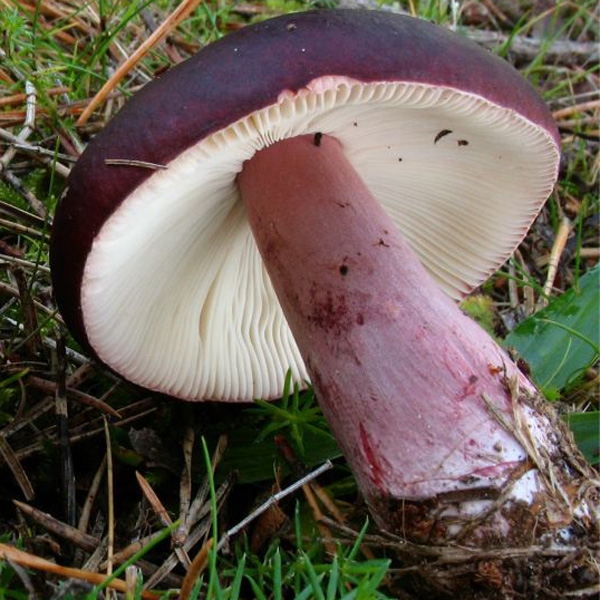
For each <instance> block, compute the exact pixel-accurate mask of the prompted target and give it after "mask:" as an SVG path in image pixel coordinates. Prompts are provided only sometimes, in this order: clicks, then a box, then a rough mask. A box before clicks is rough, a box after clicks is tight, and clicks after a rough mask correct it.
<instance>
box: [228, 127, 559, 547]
mask: <svg viewBox="0 0 600 600" xmlns="http://www.w3.org/2000/svg"><path fill="white" fill-rule="evenodd" d="M399 168H400V167H399ZM238 184H239V188H240V191H241V195H242V198H243V201H244V203H245V206H246V208H247V212H248V218H249V221H250V224H251V227H252V230H253V233H254V236H255V238H256V242H257V244H258V247H259V249H260V252H261V254H262V256H263V259H264V262H265V265H266V268H267V271H268V273H269V276H270V278H271V282H272V284H273V286H274V289H275V291H276V293H277V295H278V297H279V300H280V302H281V305H282V307H283V310H284V313H285V315H286V318H287V320H288V322H289V325H290V328H291V330H292V333H293V334H294V337H295V339H296V341H297V343H298V346H299V348H300V352H301V353H302V356H303V358H304V360H305V363H306V367H307V370H308V372H309V374H310V376H311V379H312V383H313V385H314V388H315V391H316V395H317V398H318V401H319V403H320V405H321V406H322V409H323V412H324V414H325V416H326V418H327V420H328V422H329V423H330V426H331V428H332V430H333V433H334V435H335V436H336V438H337V440H338V443H339V444H340V447H341V449H342V451H343V452H344V454H345V456H346V458H347V460H348V462H349V464H350V466H351V467H352V469H353V471H354V474H355V476H356V478H357V481H358V483H359V486H360V488H361V489H362V492H363V494H364V496H365V498H366V499H367V501H368V502H369V504H370V505H371V508H372V510H373V512H374V514H375V517H376V518H377V519H378V520H379V523H380V525H382V526H384V527H386V528H388V529H391V530H396V532H399V531H398V530H399V529H402V533H403V534H406V533H407V532H406V530H405V527H406V522H405V517H406V510H407V506H408V504H407V501H408V503H416V504H415V506H417V507H418V508H416V509H415V510H416V511H417V512H418V513H419V518H418V519H416V521H414V520H413V526H412V527H413V529H414V531H413V534H414V535H409V536H408V537H409V538H410V537H412V538H413V539H420V538H422V536H421V535H420V533H423V535H425V533H427V536H429V535H430V533H431V532H430V529H431V523H432V519H431V515H432V510H433V511H438V514H439V510H440V502H441V500H440V499H441V498H453V505H452V506H453V509H452V511H454V512H460V513H462V512H465V511H466V512H469V513H470V514H472V512H473V509H474V507H475V506H479V508H480V509H481V506H482V502H483V503H484V504H485V502H488V504H489V499H490V498H491V497H497V496H498V495H500V490H501V489H502V488H503V486H504V487H505V488H506V486H509V487H510V488H511V495H512V496H513V497H518V498H526V499H527V501H528V502H529V501H531V502H533V499H534V497H535V495H536V494H537V493H538V491H539V489H540V487H541V483H540V478H539V477H538V476H537V475H535V474H532V467H533V465H532V460H533V459H532V457H531V452H530V448H529V444H530V443H531V445H533V446H537V445H542V446H543V445H546V446H547V445H551V443H550V442H548V436H549V433H550V431H551V430H552V428H553V427H554V424H550V421H551V420H552V419H551V418H550V417H547V416H546V415H543V414H541V413H539V412H538V410H537V408H532V406H530V405H529V404H528V403H527V402H524V401H523V398H534V397H535V395H536V392H535V388H534V387H533V386H532V384H530V383H529V382H528V381H527V380H526V378H525V377H524V376H523V375H522V374H521V373H520V371H519V370H518V369H517V367H516V366H515V365H514V364H513V363H512V362H511V361H510V359H509V357H508V356H507V355H506V354H505V353H504V352H503V351H502V350H501V349H500V348H499V347H498V345H497V344H496V343H495V342H494V341H493V340H492V339H491V338H490V337H489V336H488V335H487V333H485V332H484V331H483V330H482V329H481V328H480V327H479V326H478V325H477V324H476V323H474V322H473V321H472V320H471V319H470V318H468V317H466V316H465V315H464V314H463V313H462V312H461V310H460V309H459V308H458V306H457V305H456V304H455V303H454V302H453V301H452V300H450V299H449V298H447V297H446V295H445V294H444V293H443V292H442V291H441V289H440V288H439V287H438V285H437V284H436V283H435V281H434V280H433V279H432V277H431V276H430V275H429V274H428V273H427V272H426V270H425V269H424V267H423V266H422V264H421V262H420V261H419V259H418V257H417V255H416V253H415V252H414V251H413V250H412V249H411V247H410V246H409V244H408V243H407V242H406V241H405V240H404V238H403V236H402V235H401V234H400V232H399V231H398V230H397V229H396V227H395V226H394V224H393V223H392V221H391V219H390V218H389V217H388V215H387V214H386V213H385V212H384V210H383V209H382V208H381V207H380V205H379V203H378V202H377V200H376V199H375V198H374V197H373V195H372V194H371V193H370V192H369V191H368V189H367V187H366V186H365V184H364V183H363V181H362V180H361V178H360V176H359V175H358V174H357V173H356V171H355V170H354V168H353V167H352V166H351V165H350V163H349V162H348V160H347V159H346V158H345V156H344V153H343V149H342V146H341V144H340V143H339V142H338V141H337V140H335V139H333V138H330V137H328V136H321V135H320V134H317V135H315V136H312V135H305V136H300V137H296V138H292V139H288V140H285V141H281V142H278V143H276V144H274V145H273V146H271V147H269V148H266V149H263V150H261V151H260V152H258V153H257V154H256V155H255V156H254V157H253V158H252V159H251V160H249V161H247V162H246V163H245V164H244V167H243V170H242V172H241V174H240V175H239V177H238ZM522 423H526V425H527V427H525V431H524V432H520V427H521V425H522ZM521 433H522V435H521ZM548 451H549V452H550V453H551V452H552V451H553V450H552V448H550V449H549V450H548ZM534 462H535V461H534ZM504 491H506V490H504ZM457 494H458V495H460V496H461V498H462V500H463V502H462V503H460V504H459V505H457V504H456V501H457V500H456V498H457V496H456V495H457ZM432 499H435V502H434V504H435V507H434V508H432V509H431V510H430V509H429V508H428V509H427V510H423V503H426V504H427V503H429V504H431V502H432ZM477 503H479V504H477ZM457 506H458V508H457ZM422 528H427V530H428V531H427V532H425V531H422V532H421V529H422Z"/></svg>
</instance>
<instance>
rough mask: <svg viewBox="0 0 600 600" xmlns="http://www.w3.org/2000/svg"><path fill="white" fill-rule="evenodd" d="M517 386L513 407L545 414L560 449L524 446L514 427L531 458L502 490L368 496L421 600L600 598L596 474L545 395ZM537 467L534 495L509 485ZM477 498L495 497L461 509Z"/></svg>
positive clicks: (599, 496) (526, 433)
mask: <svg viewBox="0 0 600 600" xmlns="http://www.w3.org/2000/svg"><path fill="white" fill-rule="evenodd" d="M511 393H512V394H514V396H513V400H514V410H515V412H517V411H522V410H523V407H528V408H531V409H533V410H535V411H536V412H538V413H540V414H542V415H543V416H544V417H545V418H546V419H548V421H549V422H550V424H551V426H552V428H553V431H554V432H555V435H556V440H555V441H556V442H557V446H556V447H555V448H554V450H555V453H554V455H552V456H550V455H545V454H544V449H543V448H541V449H538V448H536V447H535V446H532V445H531V444H529V443H527V438H528V437H529V435H530V433H529V431H527V430H526V428H523V430H522V431H519V430H517V428H513V429H512V431H511V433H512V434H513V435H515V436H516V437H517V438H518V439H523V442H524V445H525V447H527V448H528V450H529V452H530V456H529V458H528V460H527V461H526V462H525V463H523V464H522V465H520V466H518V467H517V468H516V469H515V471H514V477H512V478H510V479H509V480H508V481H507V482H506V484H505V485H504V486H503V488H501V489H500V490H493V489H491V488H479V489H478V488H475V489H473V490H470V491H467V492H454V493H452V494H448V495H438V496H437V497H435V498H431V499H429V500H424V501H419V502H415V501H410V500H402V499H397V498H383V497H381V498H379V499H378V500H375V501H373V500H372V502H375V503H376V506H374V507H373V508H374V512H375V513H377V514H381V515H383V516H384V519H386V521H387V523H388V527H389V525H390V524H395V526H393V530H394V531H395V532H396V535H394V536H391V537H392V538H393V539H395V540H397V541H398V544H397V545H396V546H395V550H396V553H397V556H398V557H399V558H400V559H401V561H402V563H403V564H404V567H403V568H402V569H400V573H401V574H403V575H406V576H407V580H408V581H409V582H410V586H411V589H412V590H413V591H414V592H415V593H416V597H418V598H423V597H427V598H431V599H433V600H437V599H439V600H443V599H453V600H506V599H511V600H512V599H517V598H523V599H529V598H537V599H539V600H550V599H555V598H564V597H568V596H571V595H572V596H573V597H577V598H597V597H598V588H597V581H598V564H597V561H596V558H595V556H597V551H598V548H600V537H599V527H598V513H597V510H598V506H600V504H599V502H600V481H599V480H598V474H597V473H596V471H594V469H592V468H591V467H590V466H589V465H588V463H587V462H586V461H585V460H584V459H583V457H582V456H581V453H580V451H579V449H578V448H577V447H576V446H575V443H574V441H573V438H572V434H571V432H570V431H569V430H568V428H567V427H566V426H565V424H564V423H563V422H562V421H561V420H560V419H559V418H558V417H557V415H556V413H555V412H554V410H552V409H549V405H548V403H547V401H546V400H544V399H543V398H542V397H541V396H539V395H536V396H533V397H532V396H531V395H530V394H528V393H523V392H519V391H518V390H511ZM516 421H517V422H519V419H517V420H516ZM531 469H537V471H538V474H539V476H540V477H541V478H542V480H543V481H544V486H543V488H542V491H540V492H539V493H538V495H537V497H535V498H534V499H533V501H531V502H524V501H519V500H515V498H514V497H511V493H510V492H511V487H512V486H513V485H514V483H515V481H517V480H518V479H519V478H520V477H521V476H522V475H523V474H524V473H525V472H526V471H528V470H531ZM474 500H475V501H476V500H482V501H485V502H489V508H488V509H487V510H486V511H485V512H483V513H481V512H478V513H477V514H476V515H475V516H470V515H469V510H468V509H467V510H466V511H463V510H462V509H461V507H463V506H468V505H469V504H470V503H472V502H473V501H474ZM594 511H595V512H594ZM450 530H451V531H452V534H451V535H449V531H450ZM405 584H406V580H403V585H405ZM404 589H405V588H404Z"/></svg>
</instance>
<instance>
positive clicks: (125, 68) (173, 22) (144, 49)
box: [76, 0, 200, 127]
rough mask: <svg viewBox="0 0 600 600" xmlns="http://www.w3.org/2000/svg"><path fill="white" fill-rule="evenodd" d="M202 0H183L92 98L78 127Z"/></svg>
mask: <svg viewBox="0 0 600 600" xmlns="http://www.w3.org/2000/svg"><path fill="white" fill-rule="evenodd" d="M199 4H200V0H183V2H182V3H181V4H180V5H179V6H178V7H177V8H176V9H175V10H174V11H173V12H172V13H171V15H170V16H169V17H167V19H166V20H165V21H163V23H161V25H160V26H159V27H158V28H157V29H156V31H154V32H153V33H152V35H151V36H150V37H149V38H148V39H146V40H145V41H144V42H143V43H142V45H141V46H139V47H138V49H137V50H136V51H135V52H134V53H133V54H132V55H131V56H130V57H129V58H128V59H127V60H126V61H125V62H124V63H123V64H122V65H121V66H120V67H119V68H118V69H117V70H116V71H115V74H114V75H113V76H112V77H111V78H110V79H109V80H108V81H107V82H106V83H105V84H104V85H103V86H102V88H101V89H100V91H99V92H98V93H97V94H96V95H95V96H94V98H92V101H91V102H90V103H89V104H88V106H87V107H86V108H85V110H84V111H83V112H82V113H81V116H80V117H79V119H77V123H76V125H77V127H81V126H82V125H85V124H86V123H87V121H88V119H89V118H90V116H91V115H92V113H93V112H94V110H95V109H96V108H97V107H98V105H99V104H101V103H102V102H103V101H104V100H105V99H106V97H107V96H108V94H109V93H110V92H111V91H112V90H113V89H114V88H115V87H116V86H117V85H118V84H119V83H120V82H121V80H122V79H123V78H124V77H125V76H126V75H127V73H129V72H130V71H131V70H132V69H133V68H134V67H135V66H136V65H137V64H138V63H139V62H140V60H142V58H144V56H146V54H147V53H148V52H149V51H150V49H151V48H153V47H154V46H156V44H158V43H159V42H160V41H162V40H163V39H164V38H165V37H166V36H167V35H168V34H169V32H170V31H171V30H172V29H174V28H175V27H177V25H179V23H181V21H183V20H184V19H185V18H186V17H187V16H188V15H189V14H190V13H191V12H192V11H193V10H194V9H195V8H196V7H197V6H198V5H199Z"/></svg>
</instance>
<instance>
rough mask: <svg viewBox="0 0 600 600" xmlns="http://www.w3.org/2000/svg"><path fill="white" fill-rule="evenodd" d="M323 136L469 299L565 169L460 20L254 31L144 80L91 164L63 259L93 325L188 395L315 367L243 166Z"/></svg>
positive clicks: (80, 329) (226, 396)
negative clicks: (306, 137) (251, 217)
mask: <svg viewBox="0 0 600 600" xmlns="http://www.w3.org/2000/svg"><path fill="white" fill-rule="evenodd" d="M317 132H320V133H323V134H328V135H331V136H333V137H335V138H337V139H338V140H339V141H340V143H341V144H342V147H343V148H344V152H345V154H346V157H347V158H348V160H349V161H350V162H351V163H352V164H353V165H354V167H355V168H356V170H357V171H358V173H359V174H360V175H361V177H362V178H363V180H364V181H365V182H366V184H367V185H368V187H369V188H370V190H371V192H372V193H373V194H374V195H375V197H376V198H378V200H379V201H380V202H381V204H382V205H383V206H384V208H385V209H386V211H387V212H388V214H389V215H390V216H391V217H392V219H393V220H394V222H395V223H396V224H397V226H398V228H399V229H400V230H401V231H402V233H403V234H404V236H405V237H406V239H407V240H408V241H409V243H410V244H411V246H412V248H413V249H414V250H415V252H416V253H417V254H418V255H419V257H420V258H421V260H422V262H423V264H424V265H425V267H426V268H427V269H428V270H429V272H430V273H431V274H432V275H433V277H434V278H435V279H436V280H437V281H438V282H439V284H440V286H441V287H442V289H443V290H444V291H445V292H447V293H448V294H449V295H450V296H451V297H453V298H456V299H458V298H460V297H462V296H463V295H465V294H466V293H468V292H469V291H470V290H472V289H473V288H474V287H475V286H477V285H478V284H479V283H481V282H482V281H483V280H484V279H485V278H486V277H488V276H489V275H490V274H491V273H492V272H493V271H494V270H495V269H497V268H498V267H499V266H500V265H501V264H502V263H503V262H504V261H505V260H506V259H507V258H508V256H509V255H510V254H511V252H512V251H513V250H514V248H515V247H516V246H517V245H518V243H519V242H520V241H521V239H522V237H523V236H524V235H525V232H526V231H527V229H528V228H529V226H530V224H531V222H532V220H533V219H534V218H535V216H536V214H537V213H538V211H539V209H540V207H541V206H542V204H543V203H544V201H545V199H546V198H547V197H548V195H549V193H550V192H551V190H552V187H553V185H554V182H555V179H556V175H557V170H558V163H559V149H558V148H559V139H558V132H557V129H556V126H555V124H554V122H553V120H552V117H551V115H550V113H549V111H548V109H547V108H546V106H545V105H544V104H543V102H542V101H541V99H540V98H539V96H538V94H537V93H536V92H535V91H534V89H533V88H532V87H531V85H530V84H529V83H528V82H527V81H526V80H525V79H523V78H522V77H521V76H520V75H519V73H518V72H517V71H516V70H515V69H514V68H513V67H511V66H510V65H509V64H508V63H506V62H505V61H503V60H501V59H499V58H497V57H495V56H493V55H492V54H490V53H488V52H487V51H484V50H482V49H481V48H479V47H478V46H476V45H475V44H474V43H471V42H470V41H468V40H465V39H463V38H461V37H460V36H458V35H456V34H454V33H451V32H448V31H446V30H444V29H442V28H440V27H438V26H435V25H432V24H431V23H429V22H426V21H421V20H417V19H414V18H411V17H405V16H400V15H396V14H391V13H387V12H386V13H384V12H377V11H355V10H332V11H315V12H305V13H298V14H292V15H286V16H283V17H278V18H275V19H271V20H268V21H264V22H261V23H258V24H256V25H252V26H248V27H246V28H244V29H242V30H240V31H238V32H236V33H234V34H231V35H229V36H227V37H225V38H223V39H221V40H220V41H218V42H216V43H214V44H212V45H210V46H207V47H206V48H204V49H203V50H202V51H200V52H199V53H198V54H197V55H196V56H194V57H193V58H191V59H189V60H187V61H185V62H183V63H181V64H180V65H178V66H176V67H174V68H172V69H171V70H169V71H167V72H166V73H164V74H163V75H162V76H161V77H159V78H158V79H156V80H155V81H153V82H152V83H150V84H148V85H147V86H146V87H144V88H143V89H142V90H141V91H140V92H139V93H138V94H137V95H135V97H133V98H132V99H131V100H130V101H129V102H128V103H127V104H126V105H125V107H124V108H123V109H122V110H121V111H120V112H119V113H118V114H117V115H116V117H115V118H114V119H113V120H112V121H111V122H110V123H109V124H108V126H107V127H106V128H105V129H104V130H103V131H102V132H101V133H100V134H98V135H97V136H96V137H95V138H94V139H93V140H92V141H91V143H90V144H89V146H88V148H87V149H86V151H85V152H84V153H83V154H82V156H81V158H80V159H79V161H78V162H77V164H76V166H75V167H74V169H73V171H72V174H71V176H70V177H69V181H68V188H67V190H66V192H65V194H64V196H63V198H62V199H61V202H60V205H59V207H58V210H57V213H56V216H55V220H54V224H53V232H52V240H51V255H50V258H51V267H52V276H53V281H54V289H55V294H56V299H57V302H58V305H59V308H60V310H61V312H62V314H63V316H64V319H65V322H66V323H67V325H68V327H69V328H70V329H71V331H72V333H73V334H74V336H75V337H76V339H78V341H79V342H80V343H81V344H83V345H84V346H85V347H87V348H88V350H90V351H91V352H92V353H93V354H95V355H96V356H97V357H98V358H99V359H100V360H101V361H102V362H104V363H105V364H106V365H108V366H109V367H110V368H111V369H113V370H115V371H116V372H118V373H120V374H121V375H123V376H124V377H125V378H127V379H129V380H131V381H133V382H135V383H138V384H140V385H142V386H144V387H147V388H149V389H153V390H158V391H161V392H164V393H167V394H170V395H173V396H176V397H180V398H185V399H189V400H201V399H214V400H230V401H249V400H251V399H252V398H254V397H265V398H273V397H277V396H278V395H280V393H281V390H282V387H283V381H284V377H285V373H286V371H287V370H288V369H292V372H293V376H294V377H295V378H296V380H303V379H305V378H306V377H307V374H306V370H305V367H304V364H303V361H302V358H301V356H300V353H299V352H298V349H297V347H296V344H295V342H294V339H293V337H292V334H291V332H290V330H289V328H288V325H287V323H286V321H285V317H284V316H283V314H282V312H281V309H280V307H279V303H278V301H277V298H276V295H275V293H274V291H273V288H272V286H271V283H270V281H269V277H268V274H267V273H266V271H265V269H264V267H263V265H262V261H261V258H260V255H259V252H258V249H257V247H256V245H255V243H254V240H253V236H252V232H251V231H250V228H249V225H248V223H247V220H246V218H245V211H244V207H243V204H242V202H241V200H240V198H239V192H238V189H237V187H236V183H235V180H236V175H237V173H239V172H240V171H241V169H242V165H243V163H244V161H245V160H247V159H249V158H250V157H251V156H252V155H253V154H254V153H255V152H256V151H258V150H260V149H261V148H264V147H266V146H268V145H271V144H273V143H275V142H276V141H278V140H281V139H284V138H286V137H291V136H296V135H301V134H307V133H317ZM114 159H122V160H124V161H131V162H130V163H129V164H114V163H113V164H111V161H114ZM137 161H140V162H137ZM143 163H151V164H155V165H159V166H161V167H164V168H149V166H148V165H144V164H143ZM332 226H334V224H332ZM307 242H308V243H318V240H307ZM307 268H310V266H309V265H307Z"/></svg>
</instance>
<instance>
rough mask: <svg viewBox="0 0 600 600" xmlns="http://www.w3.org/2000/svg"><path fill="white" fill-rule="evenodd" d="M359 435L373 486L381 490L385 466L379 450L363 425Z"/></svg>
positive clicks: (360, 426)
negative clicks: (378, 452)
mask: <svg viewBox="0 0 600 600" xmlns="http://www.w3.org/2000/svg"><path fill="white" fill-rule="evenodd" d="M359 433H360V445H361V448H362V451H363V453H364V455H365V458H366V459H367V464H368V465H369V473H370V476H371V480H372V481H373V484H374V485H375V486H376V487H378V488H379V487H381V484H382V482H383V477H384V475H385V472H384V469H383V465H382V464H381V461H380V459H379V456H378V454H377V450H376V449H375V448H374V446H373V444H372V442H371V439H370V438H369V435H368V433H367V432H366V430H365V428H364V426H363V424H362V423H361V424H360V425H359Z"/></svg>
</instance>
